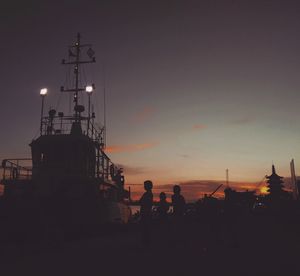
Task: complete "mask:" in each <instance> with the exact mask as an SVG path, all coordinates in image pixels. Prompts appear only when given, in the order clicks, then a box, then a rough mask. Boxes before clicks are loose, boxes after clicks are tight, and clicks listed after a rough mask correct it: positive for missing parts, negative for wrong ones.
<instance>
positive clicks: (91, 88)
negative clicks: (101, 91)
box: [85, 85, 94, 93]
mask: <svg viewBox="0 0 300 276" xmlns="http://www.w3.org/2000/svg"><path fill="white" fill-rule="evenodd" d="M93 90H94V89H93V86H91V85H88V86H86V87H85V91H86V92H87V93H92V92H93Z"/></svg>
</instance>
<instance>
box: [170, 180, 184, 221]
mask: <svg viewBox="0 0 300 276" xmlns="http://www.w3.org/2000/svg"><path fill="white" fill-rule="evenodd" d="M180 191H181V189H180V186H179V185H174V187H173V192H174V194H173V195H172V205H173V213H174V215H175V217H177V218H179V217H182V216H183V215H184V213H185V209H186V204H185V199H184V197H183V196H182V195H181V194H180Z"/></svg>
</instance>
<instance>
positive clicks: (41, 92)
mask: <svg viewBox="0 0 300 276" xmlns="http://www.w3.org/2000/svg"><path fill="white" fill-rule="evenodd" d="M47 93H48V89H47V88H42V89H41V90H40V96H41V98H42V108H41V126H40V134H41V135H42V133H43V116H44V101H45V96H46V95H47Z"/></svg>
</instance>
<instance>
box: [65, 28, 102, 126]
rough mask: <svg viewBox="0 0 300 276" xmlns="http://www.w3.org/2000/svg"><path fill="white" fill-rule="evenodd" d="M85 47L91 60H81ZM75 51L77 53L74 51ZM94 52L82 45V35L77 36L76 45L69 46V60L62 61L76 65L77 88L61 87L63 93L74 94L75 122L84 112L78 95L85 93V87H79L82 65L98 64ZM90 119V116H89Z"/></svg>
mask: <svg viewBox="0 0 300 276" xmlns="http://www.w3.org/2000/svg"><path fill="white" fill-rule="evenodd" d="M84 47H88V50H87V56H88V57H89V60H81V59H80V53H81V49H82V48H84ZM74 50H75V51H74ZM94 54H95V53H94V51H93V50H92V48H91V44H81V41H80V33H78V34H77V41H76V42H75V45H71V46H69V60H70V61H68V62H66V60H65V59H63V60H62V64H63V65H74V75H75V87H73V88H67V89H65V88H64V87H63V86H62V87H61V89H60V90H61V92H73V93H74V96H73V101H74V111H75V122H79V121H80V112H82V111H83V110H80V108H79V104H78V100H79V95H78V93H79V92H81V91H85V90H86V88H85V87H80V86H79V78H80V75H79V74H80V70H79V69H80V65H82V64H84V63H94V62H96V58H95V57H94ZM92 86H93V88H94V89H95V85H94V84H93V85H92ZM88 116H89V117H90V114H88ZM89 119H90V118H89Z"/></svg>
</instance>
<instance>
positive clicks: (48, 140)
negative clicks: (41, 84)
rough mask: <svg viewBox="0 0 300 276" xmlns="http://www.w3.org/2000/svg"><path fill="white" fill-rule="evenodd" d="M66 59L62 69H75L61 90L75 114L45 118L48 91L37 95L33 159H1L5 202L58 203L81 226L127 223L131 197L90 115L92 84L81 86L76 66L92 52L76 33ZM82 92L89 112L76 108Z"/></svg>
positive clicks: (91, 60)
mask: <svg viewBox="0 0 300 276" xmlns="http://www.w3.org/2000/svg"><path fill="white" fill-rule="evenodd" d="M68 54H69V58H68V60H67V61H66V60H63V61H62V64H63V65H67V66H71V67H73V70H74V75H73V76H74V82H73V83H74V86H73V87H61V89H60V90H61V93H72V94H73V103H74V109H73V113H72V114H71V115H65V114H64V113H63V112H61V111H59V112H58V111H56V110H55V109H50V110H49V112H48V114H47V115H46V116H45V115H44V98H45V95H46V93H47V90H46V89H42V90H41V97H42V109H41V122H40V135H39V137H38V138H37V139H34V140H33V141H32V142H31V143H30V147H31V153H32V154H31V157H32V158H31V159H5V160H3V162H2V168H3V179H2V183H3V184H4V186H5V193H4V198H7V199H8V200H10V201H13V200H18V198H20V197H21V198H25V199H27V198H30V199H31V200H32V201H34V202H35V201H38V202H52V203H53V201H56V202H58V204H59V205H60V212H63V213H64V215H65V216H66V217H67V220H68V219H70V220H71V221H73V222H74V221H78V223H79V224H80V223H81V222H82V221H83V220H86V221H89V220H90V221H93V220H94V221H97V220H99V221H101V222H125V223H126V222H127V221H128V219H129V216H130V209H129V207H128V206H127V204H126V202H125V201H126V199H127V198H128V197H129V193H128V191H127V190H125V189H124V176H123V174H122V169H121V168H118V167H117V166H116V165H115V164H114V163H112V161H111V160H110V158H109V157H108V156H107V155H106V153H105V126H100V127H99V126H98V125H97V124H96V122H95V113H94V112H93V111H92V110H91V96H92V93H93V91H94V90H95V85H94V84H91V85H85V86H80V84H81V82H80V66H81V65H83V64H87V63H94V62H95V61H96V59H95V57H94V55H95V53H94V51H93V50H92V46H91V45H90V44H82V43H81V37H80V34H78V35H77V40H76V42H75V44H74V45H71V46H69V48H68ZM84 54H85V57H86V59H85V60H84V59H82V56H83V55H84ZM82 92H83V93H85V94H86V95H87V97H88V108H87V110H85V107H84V105H82V104H80V103H81V101H80V98H79V97H80V96H82V94H83V93H82ZM31 162H32V164H30V163H31ZM30 165H31V166H30ZM25 201H26V200H25ZM52 203H49V204H50V209H51V204H52ZM72 217H73V218H72Z"/></svg>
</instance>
